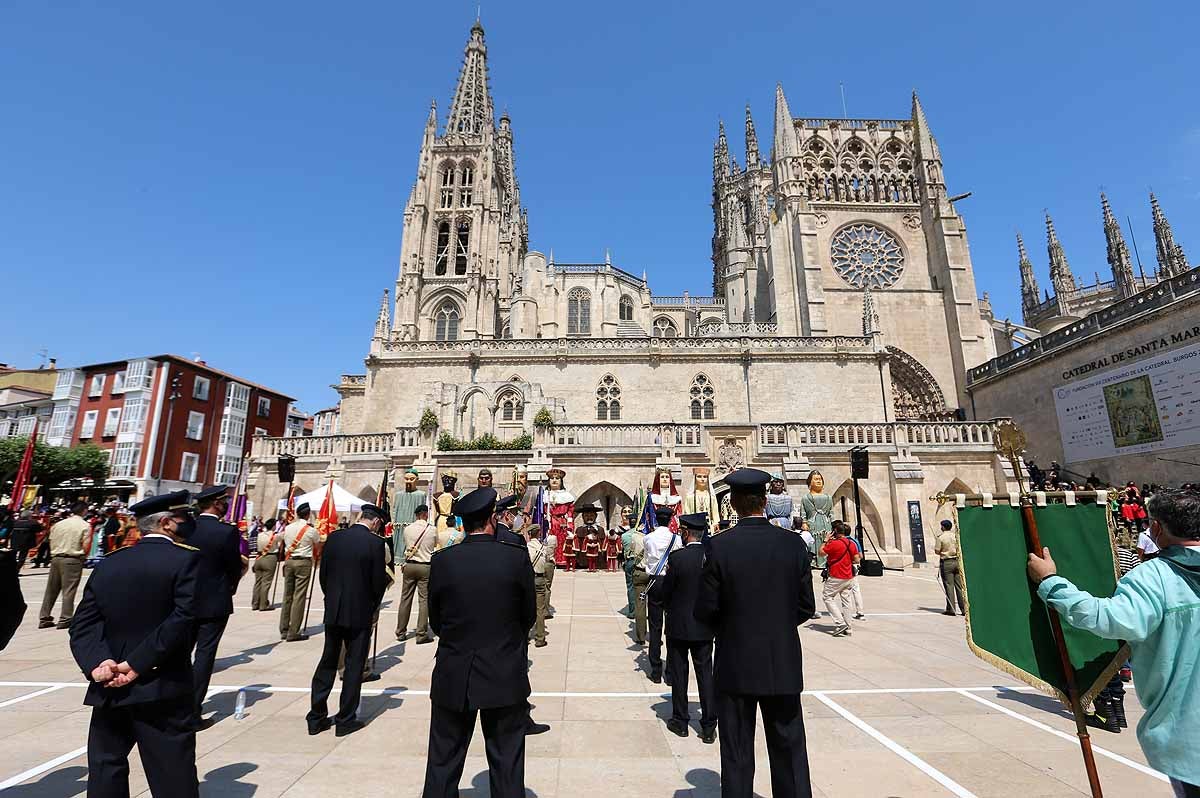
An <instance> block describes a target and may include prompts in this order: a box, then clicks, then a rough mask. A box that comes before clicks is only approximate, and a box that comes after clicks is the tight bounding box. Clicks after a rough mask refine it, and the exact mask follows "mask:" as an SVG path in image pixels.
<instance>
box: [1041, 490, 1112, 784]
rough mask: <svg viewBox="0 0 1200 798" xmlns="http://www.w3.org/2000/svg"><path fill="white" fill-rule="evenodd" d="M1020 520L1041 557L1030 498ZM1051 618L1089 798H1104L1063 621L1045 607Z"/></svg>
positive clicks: (1052, 610) (1051, 626)
mask: <svg viewBox="0 0 1200 798" xmlns="http://www.w3.org/2000/svg"><path fill="white" fill-rule="evenodd" d="M1021 520H1022V521H1024V523H1025V533H1026V539H1027V541H1028V544H1029V552H1030V553H1031V554H1033V555H1035V556H1037V557H1041V556H1042V539H1041V537H1040V536H1039V535H1038V528H1037V520H1036V519H1035V518H1034V516H1033V504H1032V502H1031V501H1029V497H1022V501H1021ZM1046 612H1047V614H1048V615H1049V616H1050V629H1051V631H1052V632H1053V633H1054V645H1055V647H1056V648H1057V649H1058V658H1059V661H1060V663H1061V664H1062V669H1063V677H1064V678H1065V679H1066V682H1067V696H1068V697H1069V698H1070V701H1071V714H1072V715H1074V716H1075V733H1076V735H1078V737H1079V748H1080V751H1081V752H1082V753H1083V767H1084V769H1085V770H1086V771H1087V777H1088V785H1089V786H1090V787H1091V789H1092V798H1103V796H1104V791H1103V790H1102V789H1101V787H1100V774H1099V772H1097V770H1096V757H1095V755H1094V754H1093V753H1092V738H1091V735H1090V734H1088V729H1087V718H1086V717H1084V714H1083V702H1082V701H1081V700H1080V698H1079V688H1078V687H1077V686H1076V684H1075V668H1074V666H1072V665H1071V655H1070V654H1068V653H1067V641H1066V638H1065V637H1064V636H1063V630H1062V621H1060V620H1059V617H1058V613H1057V612H1055V610H1054V608H1053V607H1050V606H1049V605H1047V606H1046Z"/></svg>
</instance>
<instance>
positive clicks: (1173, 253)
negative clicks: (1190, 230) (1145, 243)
mask: <svg viewBox="0 0 1200 798" xmlns="http://www.w3.org/2000/svg"><path fill="white" fill-rule="evenodd" d="M1150 212H1151V214H1152V215H1153V216H1154V249H1155V252H1156V253H1157V255H1158V279H1160V280H1163V279H1167V278H1170V277H1175V276H1176V275H1179V274H1183V273H1184V272H1186V271H1187V268H1188V265H1187V256H1185V255H1184V254H1183V247H1181V246H1180V245H1179V244H1176V243H1175V234H1174V233H1173V232H1172V231H1171V224H1170V222H1168V221H1167V217H1166V215H1165V214H1164V213H1163V212H1162V208H1160V207H1158V198H1157V197H1155V196H1154V192H1153V191H1151V192H1150Z"/></svg>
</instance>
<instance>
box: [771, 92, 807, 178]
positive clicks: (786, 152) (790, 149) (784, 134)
mask: <svg viewBox="0 0 1200 798" xmlns="http://www.w3.org/2000/svg"><path fill="white" fill-rule="evenodd" d="M771 149H772V159H773V160H775V161H782V160H783V159H785V158H791V157H793V156H795V155H799V154H800V144H799V142H798V141H796V127H795V123H794V122H793V121H792V112H791V109H789V108H788V102H787V97H784V96H783V84H782V83H776V84H775V141H774V143H773V145H772V148H771Z"/></svg>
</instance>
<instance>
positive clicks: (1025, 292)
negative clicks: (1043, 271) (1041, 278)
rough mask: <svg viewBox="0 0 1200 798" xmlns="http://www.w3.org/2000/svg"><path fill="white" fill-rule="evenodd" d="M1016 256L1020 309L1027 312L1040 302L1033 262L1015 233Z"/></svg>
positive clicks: (1021, 240)
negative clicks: (1019, 275) (1019, 284)
mask: <svg viewBox="0 0 1200 798" xmlns="http://www.w3.org/2000/svg"><path fill="white" fill-rule="evenodd" d="M1017 255H1018V257H1019V258H1020V260H1019V261H1018V263H1017V267H1018V268H1019V269H1020V270H1021V307H1022V309H1024V310H1026V311H1028V310H1029V309H1030V308H1032V307H1033V306H1035V305H1037V304H1038V302H1039V301H1040V300H1039V298H1038V284H1037V277H1036V276H1034V274H1033V262H1032V261H1030V260H1029V253H1028V252H1027V251H1025V241H1024V239H1022V238H1021V234H1020V233H1017Z"/></svg>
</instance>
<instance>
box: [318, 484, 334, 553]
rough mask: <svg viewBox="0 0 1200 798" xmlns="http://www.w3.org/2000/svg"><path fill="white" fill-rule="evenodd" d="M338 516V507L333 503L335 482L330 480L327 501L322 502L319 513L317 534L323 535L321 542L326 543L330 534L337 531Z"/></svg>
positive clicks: (326, 493) (326, 494) (326, 495)
mask: <svg viewBox="0 0 1200 798" xmlns="http://www.w3.org/2000/svg"><path fill="white" fill-rule="evenodd" d="M337 525H338V514H337V505H336V504H334V501H333V480H332V479H331V480H329V487H328V488H327V489H326V491H325V501H323V502H321V512H319V513H317V532H318V533H320V535H321V540H322V541H324V540H325V538H326V537H328V536H329V533H330V532H332V531H334V530H335V529H337Z"/></svg>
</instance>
